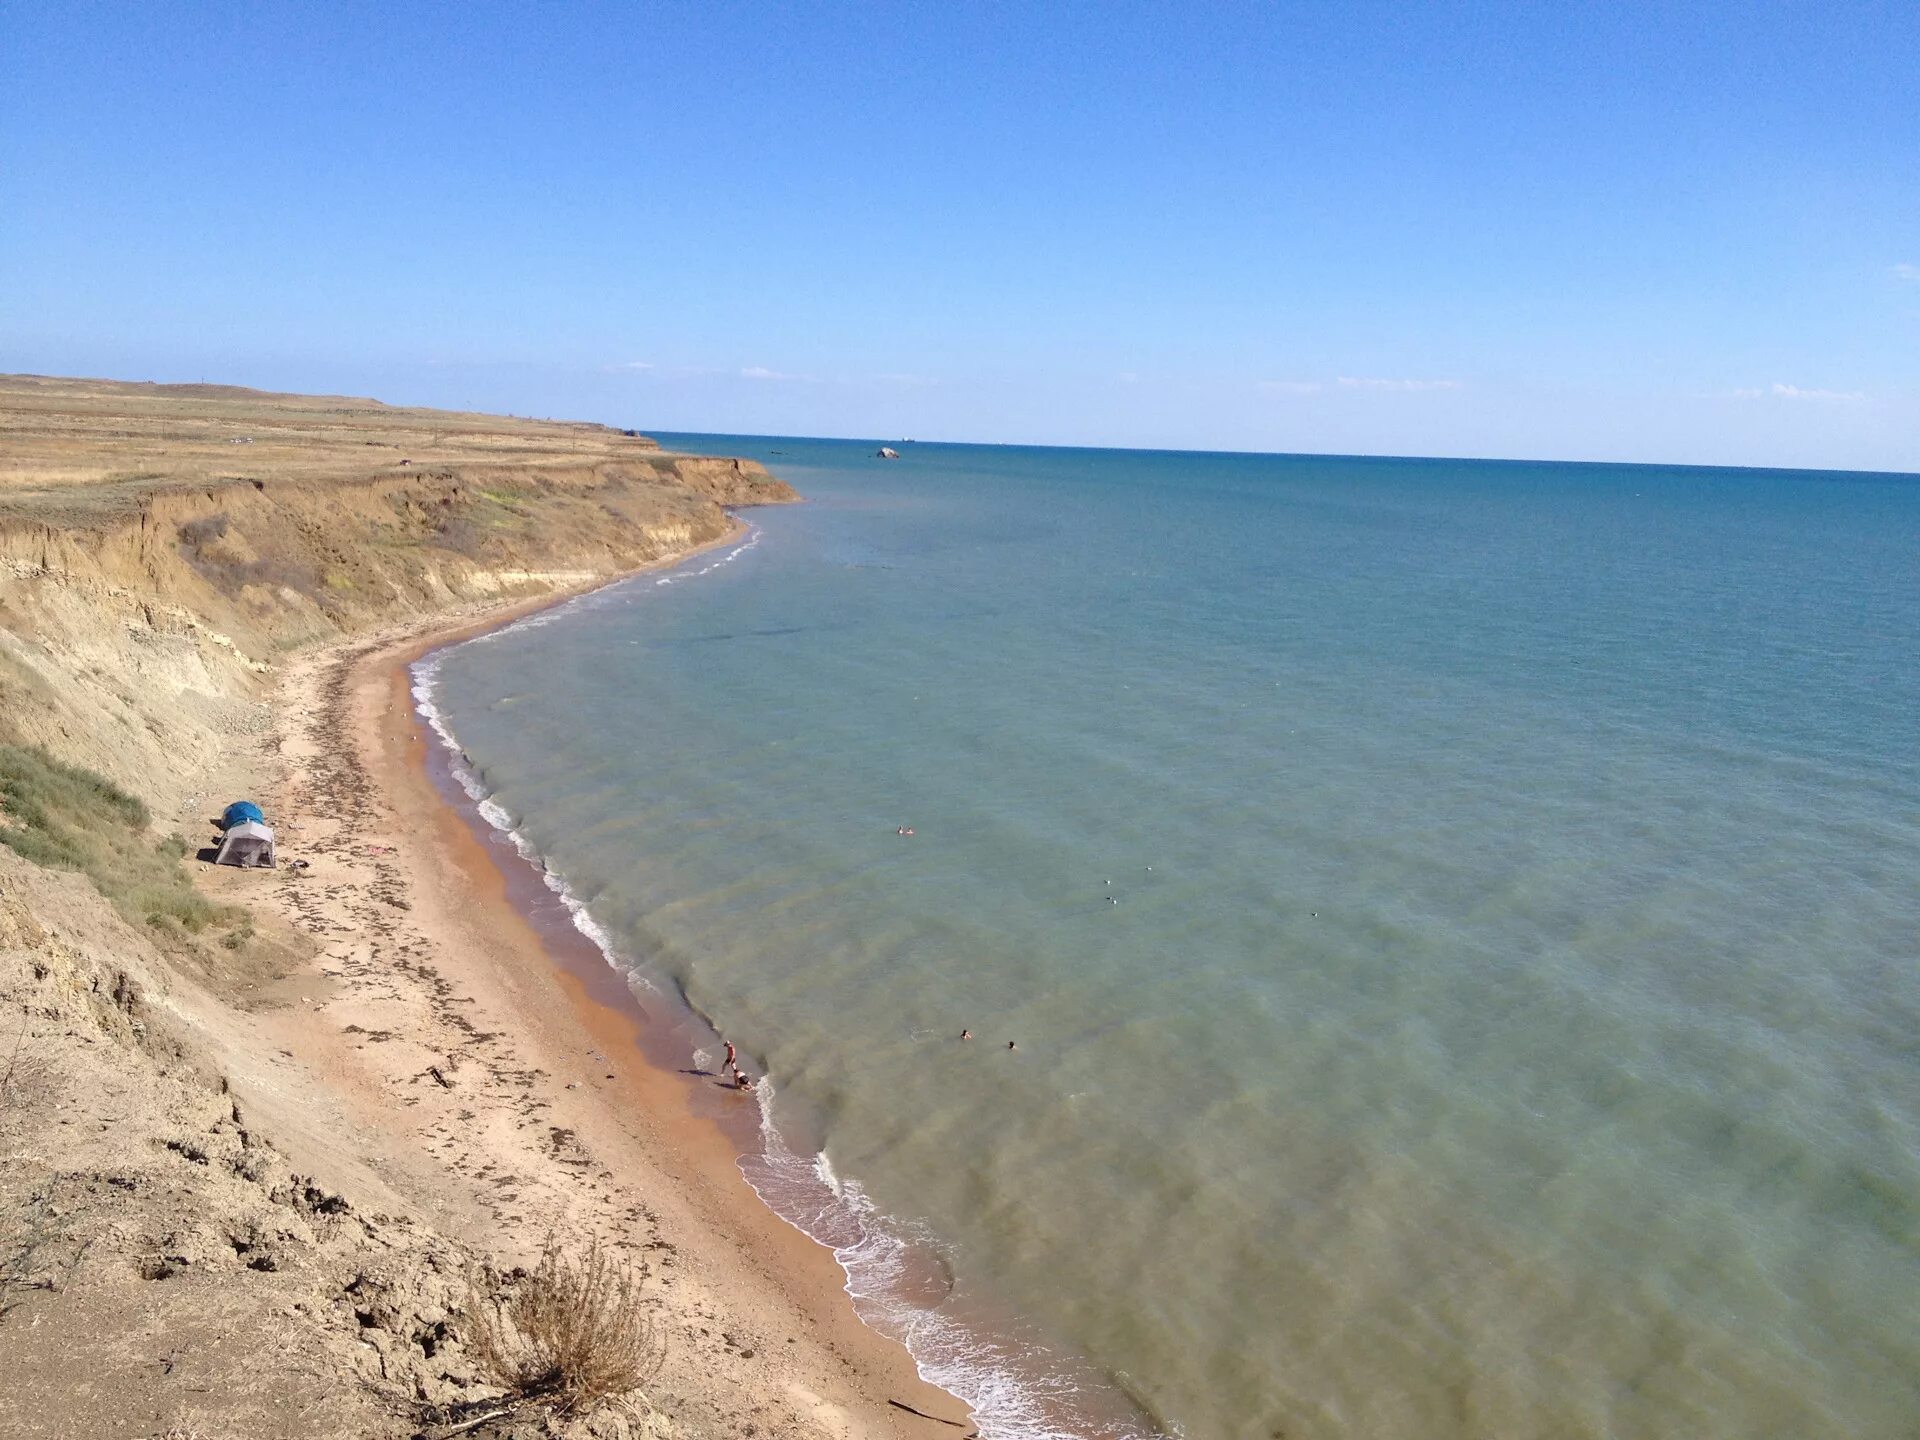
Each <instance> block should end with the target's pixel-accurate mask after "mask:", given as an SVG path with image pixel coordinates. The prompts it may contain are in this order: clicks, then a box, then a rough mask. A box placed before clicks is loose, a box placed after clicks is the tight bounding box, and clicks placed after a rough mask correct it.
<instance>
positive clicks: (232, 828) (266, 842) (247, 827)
mask: <svg viewBox="0 0 1920 1440" xmlns="http://www.w3.org/2000/svg"><path fill="white" fill-rule="evenodd" d="M213 863H214V864H216V865H245V866H248V867H251V868H257V869H265V870H271V869H273V867H274V857H273V831H272V830H270V829H268V828H267V827H266V826H265V825H263V824H261V823H260V822H259V821H258V820H242V821H240V822H239V823H238V824H236V825H229V826H228V827H227V833H226V834H225V835H223V836H222V837H221V838H220V850H219V853H218V854H216V855H215V856H214V857H213Z"/></svg>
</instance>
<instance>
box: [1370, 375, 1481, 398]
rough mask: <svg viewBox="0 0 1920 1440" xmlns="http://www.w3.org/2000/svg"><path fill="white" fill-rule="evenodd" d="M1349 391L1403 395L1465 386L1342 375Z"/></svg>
mask: <svg viewBox="0 0 1920 1440" xmlns="http://www.w3.org/2000/svg"><path fill="white" fill-rule="evenodd" d="M1339 383H1340V385H1341V386H1342V388H1344V389H1347V390H1392V391H1398V392H1400V393H1402V394H1406V393H1410V392H1412V391H1416V390H1460V389H1464V388H1465V387H1464V385H1463V384H1462V383H1461V382H1460V381H1458V380H1380V379H1373V378H1370V377H1361V376H1355V375H1342V376H1341V377H1340V381H1339Z"/></svg>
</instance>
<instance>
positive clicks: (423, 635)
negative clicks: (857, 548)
mask: <svg viewBox="0 0 1920 1440" xmlns="http://www.w3.org/2000/svg"><path fill="white" fill-rule="evenodd" d="M732 539H733V537H731V536H729V537H727V539H725V540H722V541H719V542H715V543H717V544H726V543H729V541H731V540H732ZM566 598H569V597H565V596H562V597H555V598H553V599H550V600H547V601H543V602H540V603H539V604H536V605H519V606H510V607H506V608H504V609H500V610H497V611H494V612H493V613H489V614H487V615H485V616H484V617H479V618H474V619H463V620H461V621H458V622H456V623H454V624H452V625H435V626H433V627H431V628H430V629H427V630H424V631H411V632H402V633H400V634H397V635H392V636H381V637H378V638H376V639H374V640H372V641H370V642H358V643H354V644H352V645H347V646H341V647H335V648H330V649H327V650H323V651H320V652H317V653H315V654H314V655H311V656H308V657H305V658H303V659H302V660H301V661H300V662H299V663H298V664H297V665H295V666H294V667H293V668H292V669H291V670H290V671H289V673H288V675H287V677H286V679H285V680H284V682H283V685H282V690H281V694H280V697H279V700H278V704H277V707H276V708H277V709H278V710H279V711H280V712H281V713H284V714H287V715H289V716H298V717H300V720H299V721H298V722H297V723H296V725H295V726H294V728H292V729H291V731H290V732H289V733H286V734H282V735H276V736H274V737H272V739H271V740H270V742H269V749H270V750H272V749H276V748H277V750H278V759H279V761H280V763H281V765H282V766H283V767H284V769H283V771H282V773H281V774H279V775H278V776H276V777H274V778H273V780H272V781H271V782H270V790H269V793H271V794H273V795H274V796H275V798H276V799H277V800H278V801H279V810H280V813H282V814H285V815H287V816H289V817H297V818H293V820H292V823H293V825H294V826H296V827H297V829H296V830H295V831H294V835H295V836H296V837H297V841H296V843H295V844H292V845H290V846H289V849H288V856H289V858H306V859H309V860H310V861H311V864H312V869H310V870H307V871H303V872H299V873H300V874H301V876H302V878H300V879H298V880H296V881H290V882H287V883H286V884H284V885H282V886H281V887H280V890H279V895H278V900H279V903H280V904H281V905H282V906H284V908H285V913H286V914H287V915H288V918H289V919H290V920H292V921H293V922H294V923H295V924H297V925H299V926H300V927H301V928H304V929H307V930H309V931H310V932H312V933H315V934H318V935H321V936H323V937H337V943H333V944H328V945H327V946H326V948H325V949H324V950H323V954H322V958H321V962H320V964H319V966H318V967H317V972H318V973H317V975H316V980H317V981H318V985H317V987H316V990H317V993H314V994H312V995H310V996H309V997H307V998H308V1000H309V1003H307V1004H305V1005H300V1006H295V1007H291V1008H289V1009H288V1010H287V1011H284V1012H281V1014H282V1015H283V1016H284V1028H279V1030H278V1033H279V1035H280V1038H281V1039H282V1041H283V1042H284V1043H285V1045H286V1047H287V1048H288V1049H291V1050H293V1052H294V1054H295V1056H296V1057H298V1061H299V1063H302V1064H305V1065H306V1066H308V1067H310V1069H311V1070H312V1071H313V1072H315V1073H316V1074H317V1075H319V1076H321V1077H323V1078H324V1080H325V1083H326V1085H327V1088H328V1089H329V1091H331V1092H332V1094H333V1095H334V1096H335V1097H337V1100H338V1102H339V1103H340V1105H341V1106H342V1109H343V1112H344V1114H345V1116H346V1118H347V1119H348V1122H349V1123H350V1124H351V1125H352V1127H353V1128H354V1129H355V1130H356V1131H357V1132H358V1133H360V1134H361V1135H362V1136H364V1137H365V1138H366V1140H367V1142H368V1150H369V1153H370V1154H375V1153H380V1152H387V1153H389V1154H390V1155H391V1157H392V1159H391V1161H390V1164H391V1166H392V1168H391V1169H385V1170H384V1171H383V1167H381V1166H380V1165H378V1164H374V1163H372V1162H371V1161H370V1162H369V1163H370V1165H371V1168H373V1169H375V1171H376V1173H380V1174H381V1176H382V1178H383V1179H385V1180H387V1182H388V1183H389V1184H392V1185H394V1186H395V1188H397V1189H401V1190H403V1191H404V1192H405V1194H406V1196H407V1198H408V1199H410V1200H411V1201H413V1203H414V1204H415V1205H416V1206H418V1207H419V1208H420V1209H421V1210H422V1211H424V1212H425V1213H427V1214H429V1215H430V1216H431V1217H432V1218H433V1220H434V1222H435V1223H436V1224H437V1225H439V1226H442V1227H444V1228H447V1229H449V1230H451V1231H452V1232H454V1233H456V1234H461V1235H470V1236H472V1237H473V1238H475V1239H476V1240H479V1241H480V1242H482V1243H484V1244H485V1245H486V1246H487V1247H488V1248H489V1249H495V1250H498V1251H500V1252H503V1253H510V1254H513V1255H515V1256H516V1257H518V1258H523V1259H526V1260H531V1259H532V1258H533V1257H534V1256H535V1255H536V1254H537V1252H538V1249H539V1247H540V1245H541V1244H542V1243H543V1241H544V1240H545V1238H546V1237H547V1236H549V1235H552V1234H568V1233H581V1234H584V1233H589V1232H590V1233H596V1234H600V1235H603V1236H608V1237H612V1238H614V1239H615V1240H616V1242H617V1243H618V1244H620V1245H621V1246H624V1247H629V1248H631V1249H632V1250H634V1251H635V1252H637V1253H639V1254H641V1255H643V1256H645V1257H646V1258H647V1259H648V1260H649V1261H650V1262H651V1264H652V1266H653V1268H654V1271H655V1274H656V1276H657V1277H658V1279H659V1293H660V1295H661V1297H662V1301H663V1308H664V1310H665V1312H666V1314H667V1315H668V1316H670V1317H671V1324H672V1332H673V1334H674V1335H675V1337H676V1341H677V1345H676V1349H677V1350H678V1351H679V1357H678V1358H679V1363H675V1364H673V1365H672V1367H671V1373H672V1378H671V1379H670V1380H668V1381H666V1382H665V1383H667V1384H669V1385H671V1386H674V1387H676V1391H677V1390H678V1389H684V1390H685V1391H686V1393H685V1394H684V1395H683V1394H679V1393H670V1394H668V1395H663V1397H661V1399H660V1400H659V1401H658V1402H657V1403H660V1404H661V1405H662V1406H663V1408H668V1409H669V1410H671V1408H672V1407H673V1406H675V1405H684V1406H686V1407H687V1408H689V1409H690V1410H692V1411H694V1412H695V1413H696V1414H698V1415H699V1416H700V1418H702V1419H705V1418H708V1417H709V1416H710V1417H712V1418H713V1419H716V1420H718V1419H726V1418H731V1420H732V1421H733V1422H734V1423H739V1422H741V1421H753V1420H758V1422H759V1423H760V1424H761V1425H762V1426H763V1427H767V1428H770V1429H772V1430H773V1431H774V1432H775V1433H781V1432H784V1431H786V1430H788V1429H793V1430H794V1431H795V1432H796V1433H808V1432H818V1433H823V1434H834V1435H843V1434H844V1435H853V1436H863V1435H876V1436H877V1435H903V1436H905V1435H922V1434H927V1433H929V1432H930V1431H937V1430H940V1429H942V1428H943V1427H940V1426H937V1425H930V1424H929V1422H928V1421H927V1420H926V1419H923V1418H919V1417H916V1416H914V1415H912V1414H910V1413H908V1412H906V1411H904V1410H901V1409H899V1408H898V1407H897V1406H895V1405H893V1404H891V1403H889V1402H894V1401H898V1402H900V1403H901V1404H905V1405H911V1406H912V1407H914V1408H915V1409H917V1410H921V1411H924V1412H926V1413H927V1414H930V1415H935V1416H939V1417H941V1418H943V1419H949V1420H964V1419H965V1412H964V1410H963V1408H962V1407H960V1406H959V1404H958V1403H957V1402H956V1401H955V1400H954V1399H953V1398H952V1397H950V1396H948V1395H946V1394H945V1393H944V1392H941V1391H938V1390H935V1389H933V1388H932V1387H930V1386H927V1385H925V1384H924V1383H922V1382H921V1381H920V1380H919V1378H918V1376H917V1375H916V1374H915V1372H914V1369H913V1366H912V1362H911V1360H910V1358H909V1357H908V1356H907V1354H906V1352H905V1351H904V1350H902V1349H901V1348H900V1347H899V1346H897V1345H895V1344H893V1343H892V1342H890V1341H887V1340H885V1339H883V1338H881V1337H880V1336H878V1335H876V1334H874V1333H873V1332H872V1331H871V1330H868V1329H867V1328H866V1327H865V1326H864V1325H862V1324H861V1323H860V1321H859V1320H858V1318H857V1317H856V1316H855V1315H854V1314H853V1312H852V1307H851V1304H850V1303H849V1300H848V1298H847V1296H846V1295H845V1293H844V1291H843V1288H842V1287H843V1284H844V1276H843V1275H842V1273H841V1271H840V1269H839V1267H838V1265H837V1264H835V1262H834V1260H833V1258H832V1256H831V1255H830V1254H829V1253H828V1252H827V1251H826V1250H824V1249H823V1248H822V1247H820V1246H819V1245H817V1244H815V1243H814V1242H813V1241H811V1240H809V1239H807V1238H806V1237H805V1236H803V1235H801V1234H800V1233H799V1232H798V1231H796V1230H794V1229H793V1228H792V1227H790V1226H789V1225H787V1224H786V1223H785V1222H783V1221H781V1220H780V1219H779V1218H778V1217H776V1216H774V1215H773V1214H772V1213H771V1212H770V1211H768V1210H766V1209H765V1208H764V1207H763V1206H762V1205H761V1204H760V1203H759V1201H758V1199H757V1197H755V1196H754V1195H753V1193H752V1191H751V1189H750V1188H749V1187H748V1186H747V1185H746V1183H745V1181H744V1180H743V1179H742V1177H741V1175H740V1173H739V1170H738V1168H737V1166H736V1164H735V1157H736V1155H737V1154H738V1153H739V1146H738V1145H737V1144H736V1142H735V1140H734V1139H733V1138H732V1137H731V1136H730V1135H729V1134H728V1132H727V1129H725V1128H723V1126H722V1124H721V1123H719V1122H720V1116H721V1114H723V1113H724V1112H726V1111H729V1110H731V1111H734V1112H736V1116H735V1118H736V1123H739V1122H742V1121H744V1119H745V1114H746V1110H745V1107H747V1106H749V1105H750V1104H751V1102H750V1101H748V1100H747V1099H746V1098H745V1097H740V1096H734V1095H732V1094H721V1093H718V1092H717V1087H718V1077H717V1076H716V1077H706V1076H699V1075H689V1074H685V1073H671V1072H668V1071H665V1070H663V1069H661V1068H659V1066H658V1065H656V1064H653V1063H649V1059H648V1057H647V1054H646V1046H645V1041H646V1040H647V1039H648V1038H651V1039H652V1040H653V1042H654V1044H655V1045H656V1046H658V1045H660V1044H661V1043H662V1042H663V1041H665V1039H666V1038H667V1037H666V1035H665V1033H664V1029H663V1028H660V1027H659V1026H656V1029H655V1031H654V1032H653V1034H652V1035H651V1037H649V1035H648V1031H647V1027H648V1024H649V1021H650V1019H652V1018H653V1017H650V1016H649V1014H648V1012H647V1011H646V1010H645V1009H644V1008H643V1007H642V1006H641V1004H640V1003H639V1002H638V1001H637V1000H635V999H634V998H633V996H632V995H631V993H630V992H629V991H628V990H627V988H626V986H625V984H624V982H622V981H621V980H620V979H619V977H617V976H616V975H614V974H613V972H612V971H611V970H610V968H609V967H608V966H607V965H606V963H605V961H604V960H603V959H602V958H601V957H600V955H599V953H598V952H597V951H596V950H594V949H593V948H592V946H591V945H589V944H587V943H586V942H585V940H584V938H583V937H578V936H576V937H575V938H576V940H578V942H579V943H578V944H577V945H575V946H567V945H566V944H565V937H564V936H562V935H557V934H555V933H554V932H553V931H552V930H551V929H549V930H548V931H547V933H546V934H545V935H543V934H542V933H541V932H540V931H539V930H537V929H536V928H535V926H534V925H533V924H532V923H531V922H530V921H529V919H528V918H527V916H526V915H525V914H523V913H522V911H521V909H519V908H517V907H516V905H515V904H514V901H513V897H512V894H511V886H510V883H509V882H510V879H517V880H521V881H522V882H523V883H524V881H525V879H526V876H525V875H510V874H509V870H510V869H517V870H520V871H524V870H525V869H526V867H525V865H524V862H521V861H519V860H518V858H517V857H515V856H514V855H513V853H512V851H511V850H509V849H506V848H505V847H504V846H502V845H501V844H499V843H498V842H494V841H491V840H489V839H488V838H486V835H485V834H484V832H483V831H482V830H481V829H479V828H478V821H477V817H475V816H473V815H472V814H471V812H470V811H469V812H468V813H461V812H460V811H459V810H457V809H456V808H455V807H454V806H453V805H452V804H450V803H448V796H447V794H446V793H445V792H444V790H443V789H442V787H440V786H438V785H436V784H435V782H434V780H433V778H432V776H431V775H430V773H429V764H428V762H429V759H430V753H429V743H430V739H431V737H430V736H429V735H428V734H426V732H425V727H424V726H423V725H422V724H421V722H420V720H419V718H418V716H417V715H416V714H415V712H414V708H413V704H412V700H411V696H410V693H409V678H408V672H407V667H408V665H409V664H410V663H411V662H412V661H414V660H415V659H417V658H418V657H420V656H421V655H423V654H425V653H427V652H428V651H430V650H433V649H436V648H439V647H440V646H443V645H446V644H448V643H452V642H454V641H456V640H459V639H464V638H469V637H471V636H472V635H474V634H477V633H480V632H481V631H483V630H485V629H488V628H491V627H493V626H497V625H502V624H506V623H510V622H511V621H512V620H514V619H517V618H520V617H521V616H522V615H524V614H527V613H530V612H531V611H532V610H535V609H539V608H544V606H546V605H549V604H558V603H562V602H563V601H564V600H565V599H566ZM503 862H504V864H503ZM223 878H224V877H223ZM238 883H240V884H244V883H245V877H242V879H241V880H240V881H239V882H238ZM373 1036H384V1037H388V1038H385V1039H383V1040H380V1041H377V1042H376V1041H374V1040H373V1039H372V1038H371V1037H373ZM430 1067H432V1068H430ZM435 1070H437V1072H438V1073H437V1074H436V1073H435ZM716 1102H717V1103H716ZM376 1137H377V1139H376ZM423 1159H428V1160H430V1161H431V1164H423V1163H422V1161H423ZM688 1362H692V1363H688Z"/></svg>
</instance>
